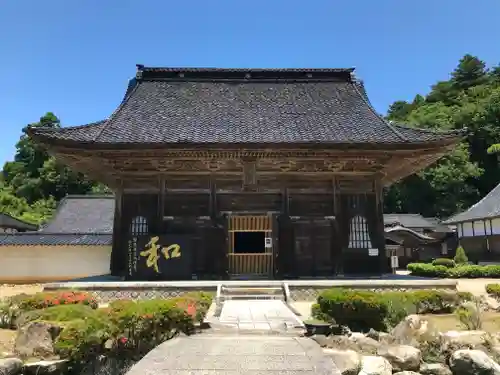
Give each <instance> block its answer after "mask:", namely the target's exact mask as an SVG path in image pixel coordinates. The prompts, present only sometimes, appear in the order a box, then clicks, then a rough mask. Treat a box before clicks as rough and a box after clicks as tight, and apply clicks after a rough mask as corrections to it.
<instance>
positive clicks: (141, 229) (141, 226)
mask: <svg viewBox="0 0 500 375" xmlns="http://www.w3.org/2000/svg"><path fill="white" fill-rule="evenodd" d="M130 233H131V234H132V236H140V235H142V234H148V221H147V220H146V218H145V217H144V216H136V217H134V218H133V219H132V223H130Z"/></svg>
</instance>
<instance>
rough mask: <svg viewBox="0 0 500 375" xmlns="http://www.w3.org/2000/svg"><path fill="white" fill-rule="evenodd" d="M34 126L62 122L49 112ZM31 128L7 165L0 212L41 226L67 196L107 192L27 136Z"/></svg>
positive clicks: (54, 125) (0, 184)
mask: <svg viewBox="0 0 500 375" xmlns="http://www.w3.org/2000/svg"><path fill="white" fill-rule="evenodd" d="M29 126H32V127H39V126H43V127H49V128H58V127H60V126H61V124H60V121H59V119H58V118H57V117H56V116H55V115H54V114H53V113H52V112H48V113H46V114H45V115H44V116H43V117H41V118H40V121H39V122H37V123H34V124H30V125H29ZM27 129H28V126H26V127H24V128H23V130H22V135H21V138H20V139H19V141H18V142H17V144H16V153H15V155H14V160H13V161H9V162H6V163H5V165H4V167H3V173H2V176H1V179H0V212H4V213H7V214H9V215H11V216H14V217H16V218H18V219H21V220H24V221H27V222H30V223H35V224H39V223H42V222H44V221H45V220H47V219H48V218H49V217H50V216H51V215H52V212H53V210H54V209H55V207H56V205H57V202H58V201H59V200H60V199H61V198H63V197H65V196H66V195H68V194H86V193H89V192H99V193H102V192H106V191H107V189H106V188H105V187H103V186H102V185H99V184H96V183H94V182H92V181H89V180H88V179H86V178H85V176H83V175H82V174H79V173H74V172H72V171H71V170H70V169H69V168H67V167H65V166H64V165H61V164H59V163H57V162H56V160H55V159H54V158H53V157H51V156H49V154H48V153H47V152H46V151H45V150H44V149H42V148H41V147H39V146H37V145H36V144H34V143H33V142H32V141H31V139H30V138H29V137H28V135H27Z"/></svg>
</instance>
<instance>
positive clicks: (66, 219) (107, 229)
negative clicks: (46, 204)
mask: <svg viewBox="0 0 500 375" xmlns="http://www.w3.org/2000/svg"><path fill="white" fill-rule="evenodd" d="M114 210H115V199H114V197H113V196H99V195H96V196H92V195H81V196H74V195H73V196H71V195H70V196H68V197H66V198H64V199H63V200H62V201H61V202H60V203H59V206H58V208H57V211H56V213H55V214H54V217H53V219H52V220H51V221H50V222H49V223H47V225H45V226H44V227H43V228H42V229H41V231H42V232H44V233H51V234H62V233H66V234H110V233H112V232H113V218H114V214H115V211H114Z"/></svg>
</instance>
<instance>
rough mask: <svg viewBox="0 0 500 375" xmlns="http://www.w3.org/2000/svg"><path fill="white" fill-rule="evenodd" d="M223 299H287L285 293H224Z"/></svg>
mask: <svg viewBox="0 0 500 375" xmlns="http://www.w3.org/2000/svg"><path fill="white" fill-rule="evenodd" d="M221 299H222V301H227V300H246V299H272V300H282V301H284V300H285V296H284V295H271V294H222V295H221Z"/></svg>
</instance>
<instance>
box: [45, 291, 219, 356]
mask: <svg viewBox="0 0 500 375" xmlns="http://www.w3.org/2000/svg"><path fill="white" fill-rule="evenodd" d="M211 301H212V297H211V295H208V294H204V293H189V294H187V295H185V296H183V297H177V298H171V299H154V300H141V301H131V300H118V301H114V302H111V303H110V304H109V305H108V307H107V308H100V309H97V310H91V313H90V314H89V315H86V316H83V317H82V318H79V319H76V320H72V321H70V322H68V323H67V324H65V325H64V328H63V331H62V333H61V334H60V335H59V337H58V338H57V339H56V343H55V348H56V350H57V352H58V354H60V355H61V357H62V358H69V359H70V360H71V361H72V362H73V364H76V365H78V364H80V365H83V364H84V363H85V362H86V361H88V360H90V359H92V358H94V357H96V356H100V355H105V356H106V357H112V358H118V359H119V358H128V359H134V360H138V359H140V358H142V356H143V355H145V354H146V353H147V352H148V351H150V350H151V349H153V348H154V347H155V346H157V345H158V344H160V343H162V342H164V341H166V340H168V339H170V338H172V337H173V336H175V335H176V334H178V333H179V332H184V333H186V334H191V333H193V332H194V330H195V323H197V322H199V321H202V320H203V318H204V317H205V315H206V312H207V311H208V308H209V306H210V304H211ZM62 307H63V306H60V308H62ZM49 309H54V308H53V307H52V308H49ZM49 309H46V310H49ZM75 315H76V313H75ZM63 316H67V315H63Z"/></svg>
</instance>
